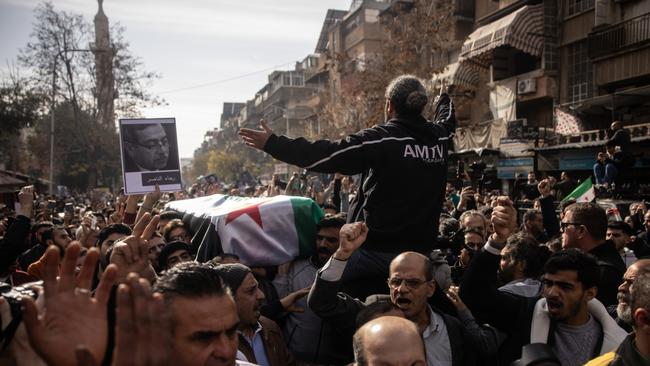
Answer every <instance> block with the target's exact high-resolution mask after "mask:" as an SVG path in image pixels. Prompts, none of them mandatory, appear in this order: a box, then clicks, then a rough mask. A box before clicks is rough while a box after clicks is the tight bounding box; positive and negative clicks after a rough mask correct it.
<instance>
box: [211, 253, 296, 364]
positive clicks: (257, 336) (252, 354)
mask: <svg viewBox="0 0 650 366" xmlns="http://www.w3.org/2000/svg"><path fill="white" fill-rule="evenodd" d="M215 269H216V270H217V272H218V273H219V275H220V276H221V279H222V280H223V283H224V284H225V285H226V286H228V287H229V288H230V291H231V293H232V295H233V297H234V299H235V305H236V306H237V315H238V316H239V328H238V330H237V334H238V338H239V347H238V351H237V359H239V360H242V361H247V362H252V363H254V364H257V365H260V366H287V365H295V364H296V360H295V359H294V357H293V355H292V354H291V352H289V350H288V349H287V346H286V344H285V342H284V338H283V336H282V331H281V330H280V327H278V325H277V324H275V322H273V320H271V319H268V318H266V317H264V316H261V314H260V308H261V307H262V300H264V293H263V292H262V290H260V289H259V286H258V284H257V280H255V277H254V276H253V272H251V270H250V268H248V267H246V266H245V265H243V264H239V263H233V264H222V265H219V266H217V267H216V268H215Z"/></svg>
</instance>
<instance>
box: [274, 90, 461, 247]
mask: <svg viewBox="0 0 650 366" xmlns="http://www.w3.org/2000/svg"><path fill="white" fill-rule="evenodd" d="M434 121H435V122H434V123H430V122H428V121H427V120H425V119H424V118H423V117H421V116H420V117H417V118H411V119H403V118H395V119H391V120H390V121H388V122H386V124H384V125H381V126H374V127H372V128H368V129H364V130H362V131H359V132H357V133H355V134H353V135H350V136H348V137H346V138H344V139H342V140H339V141H329V140H319V141H315V142H310V141H307V140H306V139H304V138H296V139H291V138H288V137H286V136H276V135H271V137H270V138H269V139H268V141H267V142H266V145H265V146H264V151H266V152H267V153H269V154H271V155H272V156H273V157H274V158H276V159H278V160H281V161H284V162H287V163H290V164H294V165H298V166H300V167H303V168H306V169H308V170H312V171H317V172H324V173H334V172H339V173H343V174H349V175H352V174H359V173H362V183H361V185H360V187H359V193H358V194H357V196H356V198H355V202H353V204H352V205H351V206H350V212H349V213H348V221H349V222H355V221H361V220H364V221H365V222H366V224H367V225H368V228H369V229H370V230H369V234H368V238H367V240H366V243H365V244H364V246H365V248H366V249H370V250H376V251H382V252H390V253H401V252H403V251H406V250H414V251H418V252H428V251H430V250H431V248H432V247H433V244H434V240H435V237H436V232H437V228H438V219H439V216H440V208H441V207H442V203H443V200H444V194H445V184H446V181H447V179H446V175H447V158H448V151H449V148H450V147H451V146H452V140H451V139H452V136H453V133H454V130H455V128H456V119H455V116H454V108H453V103H452V102H451V99H450V98H449V96H448V95H446V94H443V95H442V96H441V98H440V101H439V102H438V105H437V106H436V115H435V120H434ZM396 243H399V245H397V244H396Z"/></svg>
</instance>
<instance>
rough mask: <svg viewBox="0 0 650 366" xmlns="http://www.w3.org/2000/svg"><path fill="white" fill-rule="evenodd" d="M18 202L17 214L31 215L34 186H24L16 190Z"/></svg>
mask: <svg viewBox="0 0 650 366" xmlns="http://www.w3.org/2000/svg"><path fill="white" fill-rule="evenodd" d="M18 202H20V211H19V212H18V214H19V215H23V216H25V217H29V218H31V217H32V208H33V207H34V186H25V187H23V188H21V189H20V192H18Z"/></svg>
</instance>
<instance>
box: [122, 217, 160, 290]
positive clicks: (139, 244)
mask: <svg viewBox="0 0 650 366" xmlns="http://www.w3.org/2000/svg"><path fill="white" fill-rule="evenodd" d="M159 219H160V216H158V215H156V216H154V217H153V218H152V217H151V214H150V213H148V212H147V213H145V214H144V215H142V218H141V219H140V221H138V222H137V223H136V224H135V227H134V228H133V233H132V234H131V235H130V236H127V237H126V238H125V239H123V240H121V241H119V242H117V243H115V245H114V246H113V253H112V254H111V263H113V264H115V265H116V266H117V268H118V274H117V280H118V282H123V281H124V280H126V276H127V275H128V274H129V273H131V272H133V273H137V274H139V275H140V276H142V277H144V278H147V279H149V280H153V278H154V276H155V271H154V269H153V268H152V267H151V264H150V263H149V257H148V255H149V244H148V240H149V239H151V237H152V236H153V233H154V232H155V231H156V227H157V226H158V221H159Z"/></svg>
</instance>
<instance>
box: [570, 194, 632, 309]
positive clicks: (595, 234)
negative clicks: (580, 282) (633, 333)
mask: <svg viewBox="0 0 650 366" xmlns="http://www.w3.org/2000/svg"><path fill="white" fill-rule="evenodd" d="M560 230H561V232H562V248H564V249H567V248H577V249H580V250H581V251H583V252H584V253H589V254H591V255H593V256H594V257H596V259H598V266H599V267H600V274H601V278H600V282H599V283H598V295H597V296H596V297H597V298H598V300H600V301H601V302H602V303H603V304H604V305H605V306H610V305H616V304H617V303H618V301H617V299H616V294H617V289H618V286H619V285H620V284H621V282H623V274H624V273H625V270H626V267H625V262H623V259H622V258H621V255H620V254H619V253H618V251H617V250H616V246H615V245H614V242H612V241H611V240H605V238H606V234H607V214H606V213H605V210H603V209H602V208H601V207H600V206H598V205H596V204H594V203H586V202H580V203H574V204H573V205H570V206H569V207H567V208H566V209H565V211H564V218H563V219H562V222H560Z"/></svg>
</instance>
